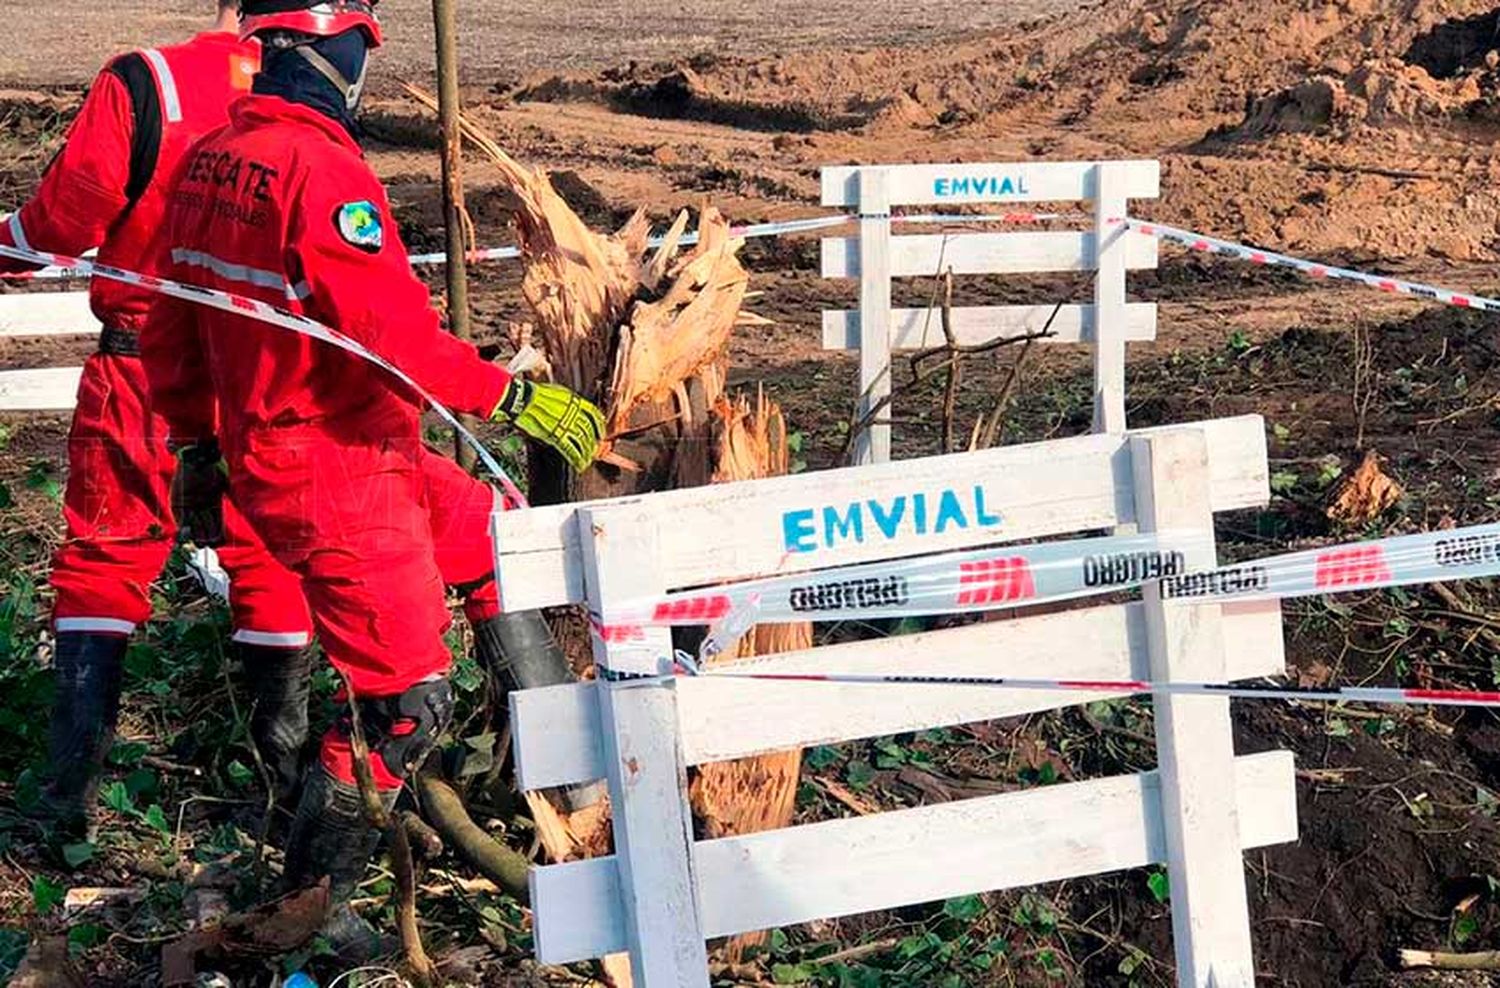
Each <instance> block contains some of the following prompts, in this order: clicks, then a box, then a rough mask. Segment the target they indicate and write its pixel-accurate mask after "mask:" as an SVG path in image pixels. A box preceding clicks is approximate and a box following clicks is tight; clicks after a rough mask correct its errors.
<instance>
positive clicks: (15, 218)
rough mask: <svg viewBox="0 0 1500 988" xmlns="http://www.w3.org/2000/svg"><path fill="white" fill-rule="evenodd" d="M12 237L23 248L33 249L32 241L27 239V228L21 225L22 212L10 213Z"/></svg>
mask: <svg viewBox="0 0 1500 988" xmlns="http://www.w3.org/2000/svg"><path fill="white" fill-rule="evenodd" d="M10 239H11V240H13V241H15V244H16V246H17V247H19V248H21V249H22V250H31V241H29V240H27V239H26V228H25V227H23V226H22V225H21V214H20V213H11V214H10Z"/></svg>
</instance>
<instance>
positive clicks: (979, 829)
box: [531, 751, 1297, 984]
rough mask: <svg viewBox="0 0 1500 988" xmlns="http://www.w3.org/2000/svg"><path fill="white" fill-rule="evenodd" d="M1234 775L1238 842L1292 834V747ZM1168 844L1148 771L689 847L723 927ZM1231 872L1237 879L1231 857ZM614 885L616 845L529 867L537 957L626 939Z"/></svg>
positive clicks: (1140, 858)
mask: <svg viewBox="0 0 1500 988" xmlns="http://www.w3.org/2000/svg"><path fill="white" fill-rule="evenodd" d="M1232 781H1233V788H1232V790H1231V789H1230V787H1228V786H1226V787H1225V795H1226V796H1227V795H1228V793H1229V792H1230V791H1232V792H1233V794H1234V802H1235V803H1236V805H1237V807H1238V811H1239V816H1240V819H1241V821H1242V822H1243V826H1242V827H1241V830H1240V835H1239V837H1240V840H1239V847H1240V848H1244V849H1249V848H1255V847H1265V846H1267V845H1271V844H1282V843H1287V842H1289V841H1294V840H1296V839H1297V794H1296V783H1295V778H1294V762H1293V758H1292V755H1291V753H1290V752H1282V751H1275V752H1267V753H1265V754H1261V755H1251V756H1248V757H1244V758H1240V759H1237V760H1236V762H1235V765H1234V776H1233V780H1232ZM1166 850H1167V848H1166V841H1165V839H1164V837H1163V828H1162V815H1161V795H1160V783H1159V780H1158V779H1157V778H1156V775H1155V773H1146V774H1143V775H1130V776H1119V777H1115V778H1108V779H1098V780H1094V781H1090V782H1078V783H1073V784H1071V785H1063V786H1052V787H1048V788H1044V789H1032V790H1027V791H1024V792H1013V793H1006V794H1004V795H1000V796H990V797H985V798H982V799H970V800H964V801H962V802H957V803H944V804H940V805H936V806H925V807H919V808H917V809H910V810H898V811H895V812H891V813H880V814H877V815H874V816H867V817H855V818H851V819H846V820H831V821H827V822H824V823H816V824H810V825H808V826H802V827H792V828H788V829H785V830H773V831H769V832H766V833H759V834H750V835H748V836H743V837H729V838H724V839H721V840H713V841H702V842H699V843H698V844H697V845H696V848H695V851H694V860H695V870H696V874H697V879H698V889H699V896H700V899H701V903H702V932H703V935H704V936H709V937H720V936H729V935H731V934H735V933H741V932H744V931H747V930H761V929H772V928H776V927H780V926H788V925H791V924H795V923H805V922H808V921H810V920H813V919H820V918H833V917H837V916H847V915H852V914H855V913H862V912H871V911H873V910H877V909H890V908H894V907H897V906H901V905H909V904H914V903H920V902H931V901H935V900H939V899H945V898H951V897H954V896H960V895H969V894H973V893H976V892H986V891H991V890H996V889H1007V888H1020V887H1024V886H1030V885H1038V884H1041V883H1043V882H1051V881H1059V880H1061V879H1065V878H1074V877H1080V876H1084V875H1094V874H1104V873H1107V872H1114V871H1121V870H1124V869H1126V868H1139V867H1143V866H1146V865H1150V864H1156V863H1160V862H1162V861H1163V860H1165V858H1166ZM1234 856H1235V858H1236V859H1237V860H1238V857H1239V851H1238V850H1236V851H1235V852H1234ZM1232 877H1233V878H1234V879H1235V880H1236V881H1239V882H1241V883H1243V882H1244V874H1243V869H1242V868H1241V867H1240V866H1239V865H1238V864H1237V865H1236V867H1235V870H1234V875H1233V876H1232ZM619 896H620V883H619V879H618V875H617V868H616V865H615V859H614V858H612V857H610V858H595V859H593V860H591V861H580V862H575V863H572V864H564V865H554V866H551V867H546V868H537V869H533V871H532V897H531V899H532V907H533V909H534V910H535V934H536V952H537V959H538V960H540V961H541V962H543V963H546V964H565V963H570V962H573V961H581V960H587V959H589V958H593V957H601V956H603V955H605V954H608V953H612V952H615V951H618V950H622V949H624V948H625V945H626V944H625V929H624V924H623V922H622V917H621V910H620V907H619V902H620V898H619ZM1241 983H1244V984H1248V983H1249V982H1238V981H1236V982H1234V984H1241Z"/></svg>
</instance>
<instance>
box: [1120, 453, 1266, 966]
mask: <svg viewBox="0 0 1500 988" xmlns="http://www.w3.org/2000/svg"><path fill="white" fill-rule="evenodd" d="M1130 452H1131V456H1132V462H1133V469H1134V474H1135V498H1136V517H1137V520H1138V521H1139V523H1140V528H1141V531H1143V532H1153V531H1169V530H1177V531H1184V530H1196V531H1213V510H1212V507H1211V499H1210V493H1209V485H1208V477H1209V469H1208V451H1207V443H1206V441H1205V438H1204V436H1203V434H1202V433H1201V432H1191V431H1174V432H1170V433H1162V434H1158V435H1150V436H1137V437H1132V438H1131V441H1130ZM1198 556H1199V558H1190V559H1189V560H1188V564H1189V566H1190V567H1193V568H1209V567H1212V566H1214V565H1215V558H1214V556H1215V554H1214V552H1213V550H1211V549H1207V548H1205V549H1203V550H1199V552H1198ZM1143 597H1144V603H1145V609H1146V630H1147V640H1148V643H1149V649H1150V658H1151V675H1152V678H1154V679H1162V680H1180V681H1188V682H1192V681H1207V682H1215V681H1221V680H1222V679H1223V678H1224V676H1225V647H1224V629H1223V624H1222V620H1221V618H1222V611H1221V607H1220V605H1217V604H1208V605H1184V604H1179V603H1173V604H1170V605H1167V604H1164V602H1163V601H1162V600H1161V597H1160V594H1159V592H1158V590H1157V589H1156V588H1155V587H1154V586H1151V587H1148V589H1146V590H1145V591H1144V592H1143ZM1154 707H1155V712H1156V749H1157V761H1158V765H1159V770H1160V774H1161V799H1162V819H1163V822H1164V829H1165V831H1166V840H1167V873H1168V876H1169V878H1170V879H1171V887H1172V936H1173V942H1174V944H1175V947H1176V952H1177V983H1178V984H1179V985H1181V986H1187V988H1208V986H1209V985H1211V984H1212V985H1216V986H1217V988H1241V986H1244V988H1252V986H1253V985H1254V983H1255V979H1254V971H1255V968H1254V964H1253V962H1252V958H1251V945H1250V909H1249V902H1248V900H1247V897H1246V892H1245V863H1244V858H1243V856H1242V853H1241V847H1242V845H1241V844H1240V830H1239V814H1238V810H1237V809H1236V806H1235V800H1234V795H1233V793H1232V792H1229V791H1227V790H1228V789H1229V788H1230V787H1232V786H1234V778H1235V776H1234V736H1233V733H1232V730H1231V726H1230V720H1229V701H1228V700H1227V699H1221V698H1217V697H1186V696H1174V697H1158V698H1157V699H1156V700H1155V702H1154Z"/></svg>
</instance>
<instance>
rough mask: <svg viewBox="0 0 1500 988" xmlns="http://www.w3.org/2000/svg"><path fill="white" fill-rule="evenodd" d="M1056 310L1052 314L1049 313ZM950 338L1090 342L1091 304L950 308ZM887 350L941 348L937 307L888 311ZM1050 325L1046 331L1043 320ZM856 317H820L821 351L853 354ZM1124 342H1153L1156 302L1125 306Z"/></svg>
mask: <svg viewBox="0 0 1500 988" xmlns="http://www.w3.org/2000/svg"><path fill="white" fill-rule="evenodd" d="M1054 310H1056V312H1057V316H1056V318H1053V316H1052V313H1053V311H1054ZM952 315H953V335H954V337H955V338H956V339H957V340H958V342H959V343H960V344H961V345H963V346H978V345H980V344H983V343H988V342H989V341H991V340H994V339H998V338H1000V337H1003V336H1020V335H1022V334H1024V333H1039V332H1041V331H1042V329H1043V328H1044V327H1046V328H1048V331H1049V332H1051V333H1052V334H1053V335H1051V336H1049V337H1047V338H1046V339H1044V340H1042V341H1041V342H1043V343H1092V342H1093V341H1094V325H1095V321H1094V307H1093V306H1092V305H1064V306H1062V307H1061V308H1059V307H1058V306H1057V305H989V306H974V307H969V308H955V309H954V310H953V314H952ZM891 319H892V325H891V351H892V352H899V351H902V350H921V349H924V348H926V347H931V346H941V345H942V344H943V327H942V322H941V319H942V313H941V312H940V310H938V309H896V310H895V311H893V312H892V313H891ZM1048 319H1052V325H1051V326H1050V327H1047V320H1048ZM859 330H860V318H859V313H858V312H856V311H852V310H850V311H838V312H824V313H823V349H825V350H858V349H859V348H860V347H859ZM1125 339H1126V341H1127V342H1131V343H1141V342H1146V341H1149V340H1154V339H1156V303H1154V302H1132V303H1130V304H1129V305H1127V306H1126V307H1125Z"/></svg>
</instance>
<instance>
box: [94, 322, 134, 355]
mask: <svg viewBox="0 0 1500 988" xmlns="http://www.w3.org/2000/svg"><path fill="white" fill-rule="evenodd" d="M99 352H100V353H107V354H109V355H110V356H112V357H139V356H140V355H141V338H140V336H139V334H136V333H133V332H131V331H130V330H128V329H116V328H115V327H114V326H105V327H104V332H102V333H100V334H99Z"/></svg>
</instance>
